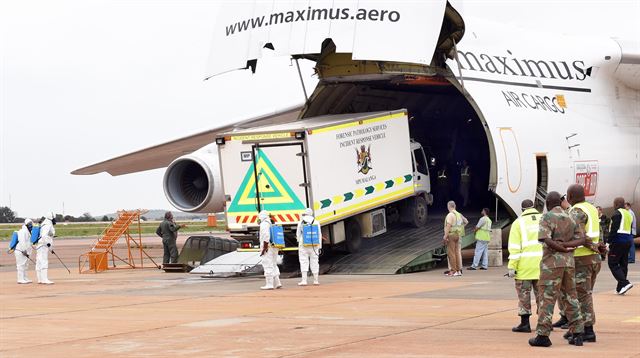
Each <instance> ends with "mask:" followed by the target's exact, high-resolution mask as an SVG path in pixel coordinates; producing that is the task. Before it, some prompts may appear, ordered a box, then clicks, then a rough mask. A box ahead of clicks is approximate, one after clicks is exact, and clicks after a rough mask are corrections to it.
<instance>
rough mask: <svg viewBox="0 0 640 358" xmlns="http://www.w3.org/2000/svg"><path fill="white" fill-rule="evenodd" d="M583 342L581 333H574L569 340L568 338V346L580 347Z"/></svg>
mask: <svg viewBox="0 0 640 358" xmlns="http://www.w3.org/2000/svg"><path fill="white" fill-rule="evenodd" d="M582 341H583V335H582V333H574V334H573V335H572V336H571V338H569V344H573V345H574V346H581V345H582Z"/></svg>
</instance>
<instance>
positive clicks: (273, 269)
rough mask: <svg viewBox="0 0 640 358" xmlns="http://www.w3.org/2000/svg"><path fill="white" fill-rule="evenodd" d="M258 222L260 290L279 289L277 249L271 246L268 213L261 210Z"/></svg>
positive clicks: (280, 285)
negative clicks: (260, 258)
mask: <svg viewBox="0 0 640 358" xmlns="http://www.w3.org/2000/svg"><path fill="white" fill-rule="evenodd" d="M258 220H260V256H261V257H262V268H263V270H264V278H265V281H266V283H265V285H264V286H262V287H260V289H262V290H273V289H274V288H281V287H282V283H281V282H280V269H279V268H278V248H277V247H275V246H273V245H272V244H271V219H270V218H269V212H267V211H266V210H262V211H261V212H260V213H259V214H258Z"/></svg>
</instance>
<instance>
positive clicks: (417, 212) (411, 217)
mask: <svg viewBox="0 0 640 358" xmlns="http://www.w3.org/2000/svg"><path fill="white" fill-rule="evenodd" d="M407 204H409V208H408V210H407V215H408V217H407V218H406V219H407V222H408V223H409V224H411V226H413V227H423V226H425V225H427V201H426V200H424V198H423V197H421V196H417V197H415V198H413V200H411V201H410V202H409V203H407Z"/></svg>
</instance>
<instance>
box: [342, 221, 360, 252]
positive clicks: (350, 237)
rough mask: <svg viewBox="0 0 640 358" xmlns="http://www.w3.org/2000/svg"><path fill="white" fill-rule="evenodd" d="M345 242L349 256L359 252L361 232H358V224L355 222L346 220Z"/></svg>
mask: <svg viewBox="0 0 640 358" xmlns="http://www.w3.org/2000/svg"><path fill="white" fill-rule="evenodd" d="M345 240H346V242H347V251H348V252H349V253H350V254H353V253H356V252H358V250H360V245H362V231H361V230H360V224H359V223H358V222H357V221H356V220H348V221H347V222H346V223H345Z"/></svg>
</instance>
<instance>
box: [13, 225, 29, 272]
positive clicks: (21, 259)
mask: <svg viewBox="0 0 640 358" xmlns="http://www.w3.org/2000/svg"><path fill="white" fill-rule="evenodd" d="M32 226H33V222H32V221H31V220H30V219H26V220H25V221H24V225H22V228H20V230H19V231H18V245H16V249H15V251H14V252H13V254H14V255H15V257H16V269H17V272H18V273H17V274H18V283H31V282H32V281H31V280H29V278H27V269H28V268H29V259H28V258H27V255H31V245H30V244H31V242H30V240H31V227H32Z"/></svg>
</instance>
